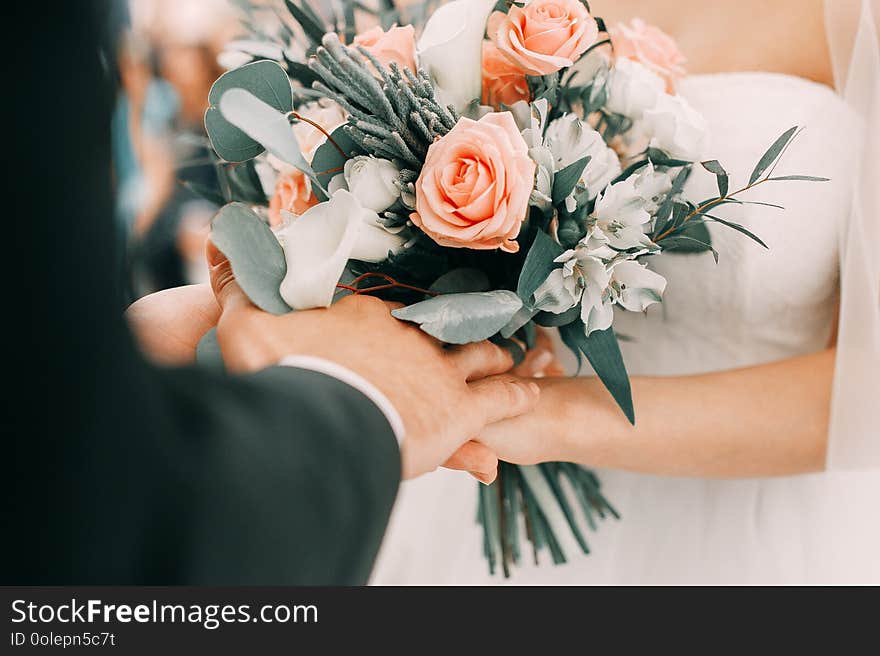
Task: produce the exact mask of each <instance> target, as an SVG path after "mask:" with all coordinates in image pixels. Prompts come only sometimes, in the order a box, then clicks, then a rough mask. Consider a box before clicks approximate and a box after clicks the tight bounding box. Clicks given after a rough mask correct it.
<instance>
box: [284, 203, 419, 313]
mask: <svg viewBox="0 0 880 656" xmlns="http://www.w3.org/2000/svg"><path fill="white" fill-rule="evenodd" d="M277 235H278V240H279V241H280V242H281V246H282V248H283V249H284V256H285V259H286V260H287V275H285V276H284V280H283V281H282V282H281V288H280V292H281V297H282V298H283V299H284V300H285V301H286V302H287V304H288V305H289V306H290V307H292V308H293V309H295V310H307V309H310V308H316V307H328V306H329V305H330V303H331V302H332V301H333V295H334V293H335V292H336V285H337V283H338V282H339V278H340V277H341V276H342V272H343V271H344V270H345V265H346V263H347V262H348V261H349V260H350V259H355V260H364V261H366V262H381V261H382V260H384V259H385V258H387V257H388V253H389V252H397V251H399V250H400V249H401V248H402V247H403V243H404V239H402V238H401V237H398V236H397V235H392V234H390V233H388V232H387V231H386V230H385V229H384V228H382V226H381V224H380V223H379V216H378V215H377V214H376V213H375V212H373V211H372V210H369V209H366V208H365V207H363V206H362V205H361V204H360V203H359V202H358V200H357V198H355V197H354V196H353V195H352V194H351V193H349V192H348V191H346V190H345V189H341V190H339V191H337V192H336V193H335V194H334V195H333V197H332V198H331V199H330V200H328V201H325V202H323V203H319V204H318V205H315V206H314V207H311V208H309V209H308V210H307V211H306V212H304V213H303V214H302V215H300V216H299V217H297V218H295V219H294V220H293V221H292V222H291V223H290V224H289V225H287V226H285V227H284V228H282V229H281V230H279V231H278V233H277Z"/></svg>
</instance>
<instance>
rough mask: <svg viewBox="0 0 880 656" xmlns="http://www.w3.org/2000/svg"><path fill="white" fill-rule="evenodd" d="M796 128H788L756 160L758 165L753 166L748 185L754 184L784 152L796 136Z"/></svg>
mask: <svg viewBox="0 0 880 656" xmlns="http://www.w3.org/2000/svg"><path fill="white" fill-rule="evenodd" d="M797 131H798V126H797V125H795V126H794V127H792V128H789V129H788V130H786V131H785V132H783V133H782V135H781V136H780V137H779V138H778V139H777V140H776V141H774V142H773V145H772V146H770V148H768V149H767V152H766V153H764V155H763V156H762V157H761V159H760V160H758V164H757V165H756V166H755V170H754V171H752V175H751V176H750V177H749V184H754V182H755V181H757V179H758V178H760V177H761V175H762V174H763V173H764V171H766V170H767V169H768V168H769V167H770V165H771V164H773V162H775V161H776V159H777V158H778V157H779V156H780V155H781V154H782V151H783V150H785V147H786V146H788V144H789V143H790V142H791V140H792V139H794V137H795V135H796V134H797Z"/></svg>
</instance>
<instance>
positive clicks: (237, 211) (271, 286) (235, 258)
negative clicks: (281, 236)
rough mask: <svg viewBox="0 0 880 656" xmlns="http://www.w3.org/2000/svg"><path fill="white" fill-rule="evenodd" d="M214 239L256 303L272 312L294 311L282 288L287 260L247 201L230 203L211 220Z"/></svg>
mask: <svg viewBox="0 0 880 656" xmlns="http://www.w3.org/2000/svg"><path fill="white" fill-rule="evenodd" d="M211 241H212V242H214V245H215V246H217V248H218V249H219V250H220V252H221V253H223V254H224V255H225V256H226V257H227V258H228V259H229V264H230V265H231V266H232V272H233V273H234V274H235V279H236V281H237V282H238V284H239V285H240V286H241V289H242V291H244V293H245V294H247V297H248V298H249V299H251V301H253V303H254V305H256V306H257V307H259V308H260V309H261V310H265V311H266V312H271V313H272V314H287V313H288V312H290V311H291V308H290V306H288V305H287V303H285V302H284V299H283V298H281V293H280V292H279V288H280V287H281V281H282V280H284V276H285V275H286V273H287V261H286V260H285V258H284V251H283V249H282V248H281V245H280V244H279V243H278V240H277V239H276V238H275V235H274V234H273V233H272V230H271V229H270V228H269V226H268V225H266V222H265V221H263V220H262V219H261V218H260V217H259V216H257V215H256V214H254V212H253V211H251V209H250V208H248V207H247V206H246V205H243V204H241V203H231V204H229V205H227V206H226V207H224V208H223V209H221V210H220V211H219V212H218V213H217V215H216V216H215V217H214V220H213V221H212V222H211Z"/></svg>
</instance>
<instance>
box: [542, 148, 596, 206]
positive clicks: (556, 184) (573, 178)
mask: <svg viewBox="0 0 880 656" xmlns="http://www.w3.org/2000/svg"><path fill="white" fill-rule="evenodd" d="M590 159H591V157H590V156H589V155H587V156H586V157H583V158H581V159H579V160H578V161H576V162H573V163H571V164H569V165H568V166H566V167H565V168H563V169H561V170H560V171H557V172H556V174H555V175H554V177H553V191H552V193H551V196H552V198H553V204H554V205H559V203H561V202H562V201H564V200H565V199H566V198H567V197H568V195H569V194H570V193H571V192H572V191H574V188H575V186H576V185H577V183H578V182H579V181H580V179H581V176H582V175H583V173H584V169H585V168H587V164H589V163H590Z"/></svg>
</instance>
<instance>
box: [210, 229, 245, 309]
mask: <svg viewBox="0 0 880 656" xmlns="http://www.w3.org/2000/svg"><path fill="white" fill-rule="evenodd" d="M205 255H206V257H207V260H208V269H209V271H210V273H211V289H212V290H213V291H214V297H215V298H216V299H217V304H218V305H220V309H221V310H222V311H223V313H224V314H227V313H229V312H233V311H238V310H243V309H247V308H254V307H256V306H254V304H253V303H251V301H250V299H249V298H248V297H247V294H245V293H244V291H242V289H241V287H240V286H239V284H238V283H237V282H236V280H235V274H234V273H233V272H232V265H231V264H230V263H229V259H228V258H227V257H226V256H225V255H224V254H223V253H222V252H221V251H220V249H219V248H217V246H215V245H214V242H212V241H211V240H210V239H209V240H208V242H207V246H206V247H205Z"/></svg>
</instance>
